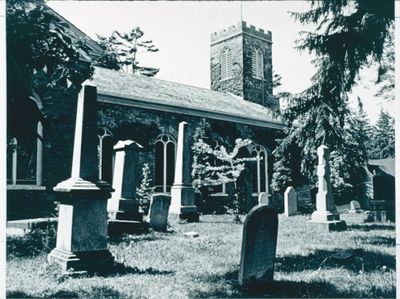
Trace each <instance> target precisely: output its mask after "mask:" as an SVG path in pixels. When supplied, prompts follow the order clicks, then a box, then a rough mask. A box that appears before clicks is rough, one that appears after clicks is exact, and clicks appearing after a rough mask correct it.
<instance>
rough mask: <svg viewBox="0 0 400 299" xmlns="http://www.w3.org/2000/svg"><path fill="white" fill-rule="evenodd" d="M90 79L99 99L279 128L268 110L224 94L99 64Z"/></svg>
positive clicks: (276, 118) (280, 124)
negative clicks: (111, 68) (101, 66)
mask: <svg viewBox="0 0 400 299" xmlns="http://www.w3.org/2000/svg"><path fill="white" fill-rule="evenodd" d="M92 80H93V83H94V84H95V85H96V86H97V92H98V95H99V97H98V98H99V101H100V102H107V103H115V104H120V105H121V104H122V105H127V106H134V107H141V108H147V109H154V110H160V111H167V112H174V113H181V114H188V115H195V116H200V117H208V118H214V119H220V120H226V121H231V122H236V123H244V124H249V125H256V126H261V127H270V128H275V129H282V128H283V125H282V122H281V121H280V120H279V119H278V117H276V116H274V114H273V112H272V111H271V110H270V109H268V108H266V107H264V106H261V105H259V104H256V103H252V102H249V101H246V100H243V99H241V98H239V97H236V96H233V95H230V94H227V93H223V92H218V91H213V90H209V89H206V88H200V87H194V86H190V85H185V84H181V83H176V82H171V81H165V80H160V79H155V78H149V77H145V76H140V75H134V74H127V73H123V72H118V71H113V70H109V69H104V68H100V67H95V72H94V75H93V78H92Z"/></svg>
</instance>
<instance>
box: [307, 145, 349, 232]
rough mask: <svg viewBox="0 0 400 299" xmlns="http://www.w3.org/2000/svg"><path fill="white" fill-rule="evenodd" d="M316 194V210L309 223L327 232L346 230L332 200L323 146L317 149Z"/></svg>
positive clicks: (326, 149) (326, 155)
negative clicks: (315, 224)
mask: <svg viewBox="0 0 400 299" xmlns="http://www.w3.org/2000/svg"><path fill="white" fill-rule="evenodd" d="M317 153H318V169H317V174H318V193H317V198H316V206H317V210H316V211H315V212H314V213H313V214H312V215H311V222H314V223H317V224H318V225H320V226H321V227H322V228H324V229H326V230H328V231H339V230H344V229H346V223H345V222H344V221H343V220H340V217H339V213H338V212H337V210H336V207H335V203H334V200H333V194H332V190H331V182H330V166H329V149H328V147H327V146H325V145H321V146H320V147H318V150H317Z"/></svg>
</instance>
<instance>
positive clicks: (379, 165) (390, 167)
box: [368, 158, 396, 176]
mask: <svg viewBox="0 0 400 299" xmlns="http://www.w3.org/2000/svg"><path fill="white" fill-rule="evenodd" d="M368 166H369V168H370V169H371V170H380V171H382V172H384V173H385V174H389V175H391V176H395V171H396V169H395V158H386V159H371V160H368Z"/></svg>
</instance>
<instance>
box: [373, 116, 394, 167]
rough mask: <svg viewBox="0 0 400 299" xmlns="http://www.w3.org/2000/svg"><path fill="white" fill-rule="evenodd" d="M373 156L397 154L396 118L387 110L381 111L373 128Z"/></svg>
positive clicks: (376, 157)
mask: <svg viewBox="0 0 400 299" xmlns="http://www.w3.org/2000/svg"><path fill="white" fill-rule="evenodd" d="M372 139H373V143H372V150H371V158H373V159H384V158H394V156H395V129H394V119H393V117H391V116H390V115H389V114H388V113H387V112H384V111H381V113H380V115H379V119H378V121H377V122H376V125H375V126H374V130H373V138H372Z"/></svg>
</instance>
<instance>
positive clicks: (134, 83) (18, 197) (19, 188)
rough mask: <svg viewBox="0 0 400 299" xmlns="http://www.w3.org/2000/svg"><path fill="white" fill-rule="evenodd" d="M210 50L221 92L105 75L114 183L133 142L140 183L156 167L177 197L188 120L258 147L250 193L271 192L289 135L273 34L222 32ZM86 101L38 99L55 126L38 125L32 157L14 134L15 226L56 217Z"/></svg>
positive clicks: (103, 102)
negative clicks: (281, 113) (118, 153)
mask: <svg viewBox="0 0 400 299" xmlns="http://www.w3.org/2000/svg"><path fill="white" fill-rule="evenodd" d="M60 18H62V17H61V16H60ZM64 20H65V19H64ZM69 27H70V29H71V34H79V35H81V36H82V37H83V38H84V39H85V40H86V41H87V44H88V46H89V47H90V48H91V50H92V55H93V57H95V56H96V55H98V53H100V52H101V48H100V47H99V46H98V45H97V44H96V43H95V42H94V41H93V40H91V39H90V38H89V37H87V36H86V35H84V33H82V32H81V31H79V29H77V28H76V27H75V26H74V25H73V24H71V23H69ZM210 47H211V57H210V58H211V61H210V68H211V89H205V88H199V87H194V86H188V85H185V84H180V83H175V82H170V81H164V80H159V79H155V78H149V77H145V76H140V75H134V74H128V73H124V72H118V71H114V70H109V69H104V68H99V67H95V71H94V75H93V77H92V83H93V84H94V85H95V86H96V87H97V102H98V105H97V107H98V108H97V109H98V111H97V114H98V135H97V137H98V158H99V159H98V169H99V179H102V180H105V181H108V182H111V181H112V173H113V156H114V153H113V146H114V145H115V144H116V143H117V141H118V140H126V139H131V140H135V141H136V142H138V143H139V144H141V145H142V146H143V150H142V152H141V153H140V160H139V162H140V164H139V165H140V166H139V168H138V175H139V177H140V175H141V168H142V166H143V164H144V163H148V164H149V166H150V171H151V179H152V185H153V186H154V190H155V191H157V192H170V187H171V185H172V183H173V177H174V166H175V152H176V140H177V130H178V124H179V123H180V122H182V121H186V122H187V123H188V124H189V126H190V127H191V128H192V129H194V128H195V127H196V126H197V125H198V124H199V122H200V121H201V120H202V119H206V120H207V121H208V122H209V123H210V124H211V126H212V129H213V131H214V132H216V133H218V134H219V135H220V136H222V137H223V138H225V139H226V140H235V139H236V138H249V139H251V140H252V144H251V145H250V146H249V148H248V149H247V150H248V154H250V155H252V156H253V157H255V160H254V161H251V162H249V163H248V164H249V165H248V167H246V170H245V171H244V172H243V173H242V176H243V182H244V186H245V187H246V190H245V191H246V194H247V197H248V198H250V201H252V200H253V201H255V200H256V198H257V196H258V194H259V193H260V192H269V185H270V182H271V178H272V165H273V159H272V151H273V149H274V147H275V146H276V141H275V140H276V139H277V138H279V137H280V136H282V133H283V131H282V129H283V124H282V123H281V121H280V120H279V118H278V117H277V116H276V113H275V112H276V111H277V109H279V103H278V100H277V99H276V98H275V97H274V96H273V94H272V34H271V32H269V31H264V30H262V29H256V28H255V27H254V26H251V25H250V26H249V25H247V24H246V22H243V21H242V22H240V23H238V24H236V25H234V26H231V27H229V28H227V29H225V30H223V31H220V32H216V33H212V34H211V43H210ZM76 98H77V92H76V91H70V93H69V94H68V93H67V94H63V95H52V96H49V97H46V98H42V99H36V101H35V103H36V104H37V105H38V108H39V109H40V111H41V113H42V114H43V115H44V117H45V119H46V125H45V126H43V125H42V124H41V123H40V122H39V123H38V131H37V132H38V136H40V137H41V138H37V141H36V145H35V146H31V147H29V148H24V146H23V145H21V144H19V143H18V140H17V139H16V138H13V136H10V135H9V142H8V144H9V146H8V150H7V159H8V162H7V189H8V190H7V191H8V198H7V203H8V204H7V218H8V220H14V219H22V218H35V217H44V216H50V215H51V214H52V209H53V208H54V205H53V200H54V199H55V197H54V192H53V191H52V189H53V187H54V186H55V185H56V184H57V183H58V182H60V181H62V180H65V179H66V178H68V177H69V176H70V174H71V161H72V151H73V136H74V125H75V114H76ZM228 191H229V186H225V184H222V185H221V186H215V187H214V189H213V194H211V196H212V197H215V198H216V199H222V200H223V199H224V198H227V197H228V196H229V192H228ZM249 205H250V206H251V203H249Z"/></svg>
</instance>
